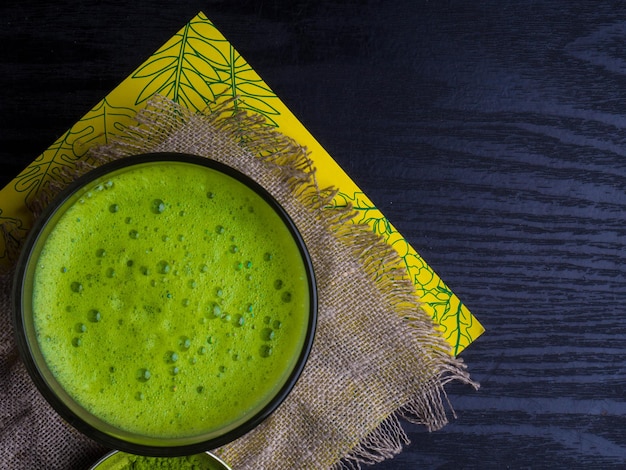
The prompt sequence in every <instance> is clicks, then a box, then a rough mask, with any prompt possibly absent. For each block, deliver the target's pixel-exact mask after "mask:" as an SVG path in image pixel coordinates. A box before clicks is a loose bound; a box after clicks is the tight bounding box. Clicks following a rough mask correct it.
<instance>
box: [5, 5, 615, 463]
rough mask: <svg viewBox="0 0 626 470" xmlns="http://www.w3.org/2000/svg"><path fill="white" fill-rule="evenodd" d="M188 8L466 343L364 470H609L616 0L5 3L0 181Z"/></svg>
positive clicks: (179, 22) (170, 30) (183, 18)
mask: <svg viewBox="0 0 626 470" xmlns="http://www.w3.org/2000/svg"><path fill="white" fill-rule="evenodd" d="M235 3H236V4H235ZM78 5H80V6H78ZM200 10H202V11H204V12H205V13H206V14H207V16H208V17H209V18H210V19H211V20H212V21H213V22H214V23H215V24H216V26H217V27H218V28H219V29H220V30H221V31H222V32H223V33H224V35H225V36H226V37H227V38H228V39H229V40H230V41H231V42H232V43H233V45H234V46H235V47H236V48H237V49H238V50H239V52H240V53H241V54H242V55H243V56H244V57H245V58H246V59H247V60H248V62H249V63H250V64H251V65H252V66H253V67H254V68H255V69H256V70H257V72H258V73H259V74H260V75H261V76H262V77H263V78H264V79H265V81H266V82H267V83H268V84H269V85H270V86H271V87H272V88H273V89H274V91H275V92H276V93H277V95H278V96H279V97H280V98H281V99H282V100H283V101H284V102H285V104H286V105H287V106H288V107H289V108H291V110H292V111H293V112H294V113H295V114H296V116H298V117H299V118H300V120H301V121H302V122H303V123H304V125H305V126H306V127H307V128H308V129H309V130H310V131H311V133H312V134H313V135H314V136H315V137H316V138H317V139H318V140H319V141H320V143H321V144H322V145H323V146H324V147H325V148H326V149H327V150H328V152H329V153H330V154H331V155H332V156H333V157H334V158H335V159H336V160H337V161H338V162H339V164H340V165H342V166H343V167H344V169H345V170H346V171H347V172H348V174H350V175H351V176H352V177H353V179H354V180H355V182H356V183H357V184H358V185H359V186H360V187H361V188H362V189H363V190H364V191H365V193H367V194H368V195H369V196H370V198H371V199H372V200H373V201H374V203H376V205H377V206H378V207H379V208H380V209H381V210H382V212H383V213H384V214H385V215H386V216H387V217H388V218H389V219H390V221H391V222H392V223H393V224H394V225H395V226H396V228H397V229H398V230H399V231H400V232H401V233H402V234H403V235H404V236H405V237H406V238H407V239H408V240H409V241H410V243H411V244H412V245H413V246H414V247H415V248H416V250H417V251H418V252H419V253H420V254H421V255H422V256H423V257H424V258H425V259H426V260H427V262H428V263H429V264H430V265H431V266H432V267H433V268H434V269H435V271H436V272H437V273H438V274H439V275H440V276H441V277H442V278H443V280H444V281H445V282H446V283H447V284H448V285H449V287H451V288H452V290H453V291H454V292H455V293H456V294H457V295H458V296H459V297H460V298H461V299H462V301H463V302H464V303H465V304H466V305H467V306H468V307H469V309H470V310H471V311H472V312H473V313H474V314H475V315H476V316H477V317H478V318H479V320H480V321H481V322H482V323H483V325H484V326H485V328H486V330H487V331H486V333H485V334H484V335H483V336H482V337H481V338H479V339H478V340H477V341H476V342H475V343H474V344H473V345H471V346H470V348H469V349H467V350H466V351H465V352H463V354H462V357H463V358H464V359H465V361H466V362H467V364H468V365H469V370H470V372H471V373H472V375H473V378H475V379H476V380H478V381H479V382H480V383H481V385H482V387H481V389H480V390H479V391H477V392H475V391H474V390H473V389H471V388H469V387H462V386H456V385H453V386H451V387H449V388H448V390H449V396H450V400H451V402H452V404H453V405H454V407H455V410H456V413H457V415H458V417H457V419H454V420H452V422H451V423H450V424H449V425H448V426H446V427H445V428H444V429H443V430H441V431H438V432H435V433H428V432H426V431H425V430H424V429H422V428H421V427H418V426H414V425H409V424H407V425H406V430H407V432H408V434H409V436H410V439H411V444H410V445H408V446H407V447H406V449H405V450H404V452H402V453H401V454H400V455H398V456H397V457H396V458H395V459H393V460H390V461H387V462H384V463H381V464H378V465H376V466H374V467H373V468H376V469H381V470H382V469H414V468H610V467H617V468H619V467H622V466H624V465H626V400H625V390H626V359H625V358H626V344H625V342H624V334H625V333H626V315H625V312H624V310H625V306H624V300H626V269H625V268H624V266H625V264H624V257H625V256H626V250H625V248H626V247H625V243H626V239H625V236H626V224H625V223H624V221H623V213H624V210H625V209H626V146H625V144H626V55H625V53H624V43H625V41H626V7H619V8H618V7H616V6H615V5H611V6H608V5H604V4H603V3H602V2H554V1H553V2H509V1H497V2H496V1H492V2H484V1H483V2H461V1H457V2H449V1H438V2H429V1H425V0H398V1H393V2H383V1H356V0H350V1H339V0H337V1H307V0H290V1H286V0H284V1H281V0H273V1H266V2H259V1H242V2H232V1H228V0H206V1H204V2H201V1H191V0H177V1H176V2H171V1H169V2H166V1H162V0H161V1H152V2H126V1H122V0H115V1H110V2H74V3H73V2H69V1H66V0H56V1H54V2H43V1H42V2H28V1H25V2H14V1H10V2H5V3H3V4H2V6H0V23H1V24H2V28H1V30H0V44H2V47H1V48H0V116H1V117H0V119H1V129H2V130H1V132H0V139H1V140H0V162H1V164H2V175H1V178H2V181H1V182H0V183H1V184H2V185H4V184H6V183H8V182H9V181H10V179H11V178H12V177H13V176H15V175H16V174H17V173H18V172H19V171H20V170H22V169H23V168H24V167H25V166H26V165H27V164H28V163H29V162H30V161H32V160H33V159H34V158H35V157H36V156H37V155H39V154H40V153H41V152H42V151H43V150H44V149H45V148H46V147H48V146H49V145H50V144H51V143H52V142H53V141H54V140H55V139H56V138H57V137H58V136H59V135H60V134H61V133H63V132H64V131H65V130H66V129H67V128H69V127H70V126H71V125H72V124H73V123H74V122H75V121H76V120H77V119H78V118H80V117H81V116H82V115H83V114H84V113H85V112H87V111H88V110H89V109H90V108H91V107H92V106H93V105H95V104H96V103H97V102H98V101H99V100H100V99H101V98H102V97H103V96H104V95H105V94H106V93H107V92H109V91H110V90H111V89H112V88H113V87H115V86H116V85H117V84H118V83H119V81H121V80H122V79H123V78H124V77H126V76H127V75H128V74H129V73H130V72H131V71H132V70H133V69H134V68H135V67H136V66H137V65H139V64H140V63H141V62H142V61H143V60H144V59H145V58H146V57H147V56H148V55H150V54H151V53H152V52H153V51H154V50H155V49H156V48H158V47H159V46H160V45H161V44H162V43H163V42H165V40H167V39H168V38H169V37H170V36H171V35H173V34H174V33H175V32H176V31H177V30H178V29H179V28H180V27H182V26H183V24H184V23H185V22H187V21H188V20H189V19H190V18H191V17H192V16H194V15H195V14H196V13H197V12H198V11H200Z"/></svg>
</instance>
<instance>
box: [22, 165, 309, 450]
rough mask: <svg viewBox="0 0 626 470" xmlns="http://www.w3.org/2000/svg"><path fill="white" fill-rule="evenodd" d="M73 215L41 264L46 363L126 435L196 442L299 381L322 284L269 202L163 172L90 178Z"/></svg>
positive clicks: (215, 178)
mask: <svg viewBox="0 0 626 470" xmlns="http://www.w3.org/2000/svg"><path fill="white" fill-rule="evenodd" d="M62 211H63V213H62V215H61V216H60V217H57V220H56V222H54V223H51V224H49V225H50V227H48V228H46V229H45V230H44V233H45V232H46V231H47V236H46V237H45V240H44V241H41V240H40V242H39V243H43V244H42V245H41V250H40V251H39V253H38V257H37V258H34V259H33V258H31V261H30V262H31V263H36V265H34V269H33V270H32V272H33V275H32V315H33V318H34V323H33V325H34V332H35V336H36V341H37V343H38V347H39V348H40V350H41V355H42V357H43V358H44V360H45V364H46V366H47V367H48V368H49V370H50V371H51V373H52V375H53V376H54V379H55V380H56V381H57V382H58V383H59V384H60V386H61V387H62V388H63V389H64V390H65V391H66V392H67V394H68V395H69V397H71V399H72V400H73V401H75V402H76V403H78V404H79V405H80V407H82V408H84V409H85V410H87V411H88V412H89V413H91V414H92V415H94V416H95V417H96V418H97V419H98V420H101V421H103V422H105V423H107V425H109V426H110V428H112V429H115V430H121V431H122V433H130V434H137V435H139V436H147V437H148V438H157V439H161V438H166V439H174V440H176V439H182V441H185V442H195V441H196V440H204V439H207V438H209V439H210V438H214V437H216V436H219V435H221V434H222V433H224V432H225V431H229V430H231V429H233V428H235V427H237V426H239V425H241V424H242V423H244V422H245V421H247V420H249V419H250V418H251V417H252V416H254V415H255V414H257V413H259V411H260V410H262V409H263V408H264V407H265V406H267V404H268V403H270V402H271V400H272V399H273V398H274V396H275V395H276V394H277V393H278V392H279V390H280V389H281V388H282V387H283V386H284V385H285V384H286V383H287V382H288V381H289V378H290V375H291V374H292V372H293V371H294V368H296V367H297V363H298V361H299V359H300V356H301V352H302V350H303V347H304V345H305V343H306V338H307V333H308V332H309V323H310V315H311V312H310V310H311V302H312V300H311V298H310V292H311V291H310V282H309V277H308V271H307V265H306V263H305V261H304V260H303V254H302V252H301V250H300V247H299V245H298V243H297V242H296V240H294V235H293V233H292V232H291V231H290V230H289V228H288V227H287V225H286V224H285V222H284V220H283V219H282V218H281V217H280V216H279V215H278V214H277V212H276V210H275V209H274V208H273V207H272V206H271V205H270V204H268V202H267V201H266V200H265V199H264V198H263V197H261V196H259V194H257V192H255V191H253V190H252V189H250V188H249V187H247V186H246V185H244V184H242V183H241V182H240V181H238V180H237V179H235V178H233V177H231V176H228V175H226V174H224V173H222V172H221V171H218V170H216V169H213V168H209V167H206V166H202V165H198V164H195V163H191V162H187V161H158V162H153V163H140V164H134V165H131V166H128V167H126V168H121V169H117V170H115V171H113V172H112V173H110V174H108V175H105V176H104V177H102V178H100V179H97V180H95V181H92V182H91V183H89V184H88V185H87V186H86V187H85V188H84V190H81V191H80V192H79V193H76V194H75V195H74V196H72V197H71V198H70V199H69V202H68V203H66V207H63V208H62ZM109 432H112V433H114V434H115V433H116V432H117V431H109Z"/></svg>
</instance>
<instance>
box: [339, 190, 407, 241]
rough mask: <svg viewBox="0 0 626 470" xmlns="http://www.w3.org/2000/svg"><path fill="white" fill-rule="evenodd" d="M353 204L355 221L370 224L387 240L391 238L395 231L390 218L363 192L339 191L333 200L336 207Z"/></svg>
mask: <svg viewBox="0 0 626 470" xmlns="http://www.w3.org/2000/svg"><path fill="white" fill-rule="evenodd" d="M348 205H351V206H352V209H353V210H354V211H356V217H355V219H354V222H356V223H363V224H368V225H370V226H371V227H372V229H373V230H374V232H376V233H377V234H379V235H381V236H382V237H383V238H384V239H385V240H388V239H389V236H390V235H391V234H392V233H395V230H393V228H392V226H391V224H390V223H389V220H388V219H387V218H386V217H385V216H383V215H382V213H381V212H380V211H379V210H378V208H376V207H375V206H374V205H373V204H372V203H371V202H370V200H369V199H368V198H367V196H366V195H365V193H363V192H355V193H354V194H353V195H352V196H349V195H348V194H345V193H342V192H339V193H337V195H336V196H335V199H334V201H333V206H334V207H347V206H348Z"/></svg>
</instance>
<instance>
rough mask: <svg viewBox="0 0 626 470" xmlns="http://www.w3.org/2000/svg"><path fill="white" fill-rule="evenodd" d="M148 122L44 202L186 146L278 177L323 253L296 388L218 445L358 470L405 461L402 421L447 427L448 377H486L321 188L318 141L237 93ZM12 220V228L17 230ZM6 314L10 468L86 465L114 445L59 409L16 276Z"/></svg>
mask: <svg viewBox="0 0 626 470" xmlns="http://www.w3.org/2000/svg"><path fill="white" fill-rule="evenodd" d="M136 119H137V125H136V126H135V127H133V128H131V129H129V130H128V131H127V132H126V133H124V134H123V135H121V136H119V138H117V139H116V140H115V141H113V142H111V143H109V144H107V145H106V146H102V147H98V148H95V149H92V150H91V151H90V154H89V158H88V159H87V160H86V163H84V164H83V165H81V166H79V167H77V169H76V170H75V171H74V172H68V173H65V174H63V175H60V178H59V180H58V182H57V183H56V184H55V185H53V186H50V187H48V188H46V190H45V191H44V193H42V197H41V198H40V208H43V207H44V206H45V205H46V204H47V203H49V201H50V199H51V198H52V197H54V195H55V194H56V193H57V192H58V191H59V190H60V189H62V187H63V186H64V185H65V184H67V183H68V182H69V181H71V180H72V179H74V178H76V177H77V176H79V175H80V174H81V173H84V172H86V171H88V170H89V169H90V168H92V167H94V166H98V165H100V164H102V163H105V162H107V161H110V160H113V159H118V158H123V157H125V156H129V155H133V154H139V153H146V152H182V153H190V154H195V155H200V156H204V157H206V158H211V159H214V160H218V161H220V162H223V163H226V164H228V165H230V166H232V167H234V168H236V169H238V170H240V171H242V172H244V173H246V174H247V175H248V176H250V177H252V178H253V179H255V180H256V181H257V182H259V183H260V184H261V185H262V186H264V187H265V188H266V189H267V190H268V191H269V192H270V193H271V194H272V195H273V196H274V197H275V198H276V199H277V200H278V201H279V202H280V203H281V205H282V206H283V207H284V208H285V209H286V211H287V212H288V213H289V214H290V216H291V217H292V218H293V219H294V222H295V223H296V225H297V227H298V229H299V231H300V232H301V234H302V236H303V238H304V240H305V243H306V245H307V248H308V250H309V252H310V254H311V258H312V261H313V265H314V269H315V275H316V279H317V287H318V295H319V319H318V324H317V332H316V336H315V340H314V344H313V349H312V351H311V354H310V357H309V360H308V362H307V364H306V366H305V369H304V371H303V373H302V376H301V377H300V379H299V380H298V382H297V383H296V386H295V388H294V389H293V391H292V392H291V393H290V394H289V396H288V397H287V399H286V400H285V401H284V402H283V403H282V404H281V405H280V407H279V408H278V409H277V410H276V411H275V412H274V413H273V414H272V415H271V416H270V417H269V418H268V419H266V420H265V421H264V422H263V423H262V424H261V425H259V426H258V427H257V428H256V429H254V430H253V431H251V432H249V433H248V434H246V435H244V436H243V437H241V438H239V439H237V440H236V441H234V442H232V443H230V444H228V445H226V446H224V447H222V448H220V449H217V450H216V453H217V454H219V455H220V456H221V457H222V458H223V459H224V460H225V461H226V462H227V463H229V464H230V465H231V466H232V467H233V469H235V470H240V469H273V470H277V469H288V470H293V469H315V470H319V469H340V468H345V469H358V468H361V467H362V466H363V465H368V464H372V463H375V462H380V461H382V460H385V459H387V458H391V457H393V456H394V455H396V454H397V453H399V452H400V451H401V450H402V447H403V446H404V445H405V444H406V443H407V442H408V440H407V437H406V434H405V433H404V431H403V429H402V426H401V421H402V420H403V419H405V420H408V421H411V422H415V423H420V424H423V425H424V426H425V427H426V428H427V429H429V430H436V429H439V428H441V427H442V426H444V425H445V424H446V423H447V414H448V413H450V412H451V409H450V407H449V405H448V403H447V398H446V394H445V390H444V386H445V385H446V384H447V383H448V382H450V381H452V380H456V381H460V382H464V383H467V384H470V385H472V386H475V387H477V384H476V383H474V382H473V381H472V380H471V379H470V377H469V374H468V373H467V371H466V369H465V366H464V364H463V363H462V361H461V360H460V359H458V358H454V357H453V356H452V355H451V353H450V348H449V346H448V345H447V343H446V342H445V341H444V339H443V338H442V337H441V335H440V333H439V331H438V329H437V328H436V326H435V325H434V324H433V322H432V320H431V318H430V317H429V316H428V315H427V314H426V313H425V312H424V311H423V310H422V308H421V307H420V303H419V299H418V297H417V295H416V293H415V288H414V286H413V284H412V283H411V281H410V279H409V276H408V273H407V271H406V268H405V266H404V265H403V262H402V260H401V259H400V257H399V256H398V255H397V254H396V253H395V251H394V250H393V249H392V248H391V247H389V246H388V245H387V244H386V243H385V242H384V241H383V240H382V239H380V238H379V237H378V236H377V235H375V234H374V233H373V232H372V230H371V229H370V227H368V226H364V225H359V224H355V223H352V222H351V220H350V219H351V217H352V216H353V214H352V212H351V209H350V208H335V207H333V205H332V198H333V195H334V192H333V190H332V189H330V188H328V189H326V188H319V187H318V186H317V184H316V179H315V169H314V168H313V165H312V162H311V160H310V159H309V157H308V154H307V152H306V149H304V148H302V147H300V146H299V145H298V144H297V143H295V142H293V141H292V140H291V139H289V138H287V137H285V136H284V135H282V134H280V133H278V132H277V131H276V130H275V129H273V128H271V127H270V126H268V125H267V124H266V123H265V122H264V121H263V119H262V118H261V117H259V116H254V115H250V114H245V113H241V112H237V102H236V101H231V102H228V103H226V104H222V105H221V106H215V107H214V108H213V109H210V110H208V111H207V112H205V113H192V112H190V111H188V110H186V109H185V108H182V107H180V106H179V105H177V104H175V103H173V102H171V101H169V100H167V99H165V98H162V97H158V96H157V97H154V98H153V99H152V100H151V101H150V103H149V104H148V106H147V107H146V108H145V109H143V110H141V111H140V112H139V114H138V115H137V117H136ZM5 230H6V229H5ZM0 281H1V282H2V285H1V288H2V298H1V299H0V300H1V301H2V305H1V306H2V312H1V316H0V322H1V325H2V328H1V329H0V338H1V343H0V353H1V356H0V374H1V375H2V383H1V384H0V400H1V402H0V403H1V405H0V406H1V414H0V446H1V450H0V452H1V453H0V468H12V469H17V468H28V469H31V468H46V469H68V468H69V469H74V468H75V469H80V468H86V467H87V466H88V465H89V463H90V462H91V461H93V460H95V459H97V457H98V456H99V455H101V454H102V453H104V451H105V449H102V448H101V447H99V446H98V445H97V444H95V443H93V442H91V441H90V440H89V439H87V438H85V437H83V436H81V435H80V434H79V433H78V432H76V431H74V430H73V428H71V427H70V426H69V425H67V424H65V423H64V422H63V421H62V420H61V419H60V418H58V417H57V416H56V414H55V413H54V411H53V410H52V409H51V408H50V407H49V406H48V405H47V403H46V402H45V401H44V400H43V399H42V397H41V396H40V395H39V393H38V392H37V391H36V390H35V388H34V385H33V384H32V382H31V381H30V379H29V377H28V376H27V374H26V372H25V369H24V367H23V365H22V363H21V361H20V359H19V357H18V353H17V351H16V347H15V341H14V339H13V331H12V327H11V325H10V305H9V290H10V288H9V283H10V277H9V276H6V275H5V276H3V277H2V278H1V279H0Z"/></svg>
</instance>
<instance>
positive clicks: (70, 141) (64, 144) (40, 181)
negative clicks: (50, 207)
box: [14, 99, 135, 208]
mask: <svg viewBox="0 0 626 470" xmlns="http://www.w3.org/2000/svg"><path fill="white" fill-rule="evenodd" d="M134 114H135V111H134V110H133V109H132V108H127V107H115V106H112V105H111V104H109V102H108V101H107V100H106V99H103V100H102V101H101V102H100V103H99V104H98V105H96V106H95V107H94V108H93V109H92V110H91V111H89V112H88V113H87V114H86V115H85V116H84V117H83V118H82V119H81V120H80V121H78V122H77V123H76V124H74V126H72V128H70V129H69V130H68V131H67V132H65V134H63V135H62V136H61V137H60V138H59V139H57V141H56V142H54V144H52V145H51V146H50V147H49V148H48V149H47V150H46V151H44V152H43V153H42V154H41V155H40V156H39V157H37V158H36V159H35V161H33V163H31V164H30V165H29V166H28V167H27V168H26V169H25V170H24V171H23V172H22V173H21V174H20V175H19V176H18V177H17V178H16V179H15V180H14V190H15V191H16V192H17V193H22V194H23V195H24V196H23V197H24V201H25V203H26V206H27V207H28V208H32V203H33V201H34V200H35V199H36V198H37V196H38V194H39V192H40V191H41V189H42V188H44V187H45V185H46V184H47V183H48V182H51V181H56V182H63V181H64V177H63V173H64V171H71V170H72V169H73V168H74V167H75V166H76V162H78V161H79V160H81V159H82V157H83V156H84V155H85V154H86V153H87V149H88V148H89V147H91V146H92V145H94V144H103V143H106V142H108V139H109V137H110V136H111V135H113V134H115V133H118V132H121V131H122V130H123V129H124V128H125V126H126V125H128V123H129V122H130V120H131V119H132V116H134Z"/></svg>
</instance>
